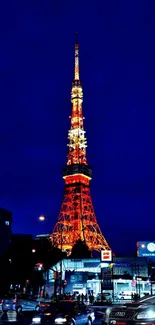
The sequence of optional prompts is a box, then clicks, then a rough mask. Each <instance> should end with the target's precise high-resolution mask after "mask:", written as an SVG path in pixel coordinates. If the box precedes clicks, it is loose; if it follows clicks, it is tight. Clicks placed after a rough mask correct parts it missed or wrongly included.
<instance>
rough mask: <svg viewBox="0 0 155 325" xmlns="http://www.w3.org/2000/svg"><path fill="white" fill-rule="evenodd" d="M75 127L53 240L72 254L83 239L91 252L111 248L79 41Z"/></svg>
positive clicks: (73, 94) (73, 92)
mask: <svg viewBox="0 0 155 325" xmlns="http://www.w3.org/2000/svg"><path fill="white" fill-rule="evenodd" d="M71 103H72V111H71V116H70V119H71V126H70V130H69V131H68V140H69V143H68V159H67V164H66V167H65V168H64V169H63V179H64V181H65V188H64V197H63V202H62V205H61V209H60V213H59V216H58V219H57V222H56V225H55V227H54V229H53V232H52V234H51V240H52V242H53V243H54V244H56V245H57V246H58V247H59V248H61V249H62V250H63V251H66V252H67V253H68V255H69V254H70V253H71V250H72V247H73V246H74V244H75V243H76V242H77V240H79V239H81V240H82V241H85V242H86V244H87V246H88V247H89V250H90V251H92V252H93V251H95V252H96V251H97V252H100V251H101V249H110V247H109V245H108V243H107V241H106V239H105V237H104V236H103V234H102V232H101V229H100V227H99V225H98V222H97V219H96V215H95V211H94V207H93V203H92V198H91V193H90V185H89V183H90V180H91V179H92V169H91V168H90V166H89V165H88V162H87V156H86V147H87V139H86V133H85V130H84V117H83V112H82V103H83V88H82V83H81V80H80V73H79V44H78V40H77V38H76V43H75V67H74V80H73V82H72V90H71Z"/></svg>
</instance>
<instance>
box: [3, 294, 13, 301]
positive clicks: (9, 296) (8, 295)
mask: <svg viewBox="0 0 155 325" xmlns="http://www.w3.org/2000/svg"><path fill="white" fill-rule="evenodd" d="M11 299H15V295H14V294H11V293H9V294H7V295H6V296H5V297H4V300H11Z"/></svg>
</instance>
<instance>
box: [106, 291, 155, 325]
mask: <svg viewBox="0 0 155 325" xmlns="http://www.w3.org/2000/svg"><path fill="white" fill-rule="evenodd" d="M130 324H131V325H141V324H143V325H145V324H149V325H150V324H155V296H147V297H144V298H142V299H139V300H138V301H137V302H133V303H126V304H124V305H121V306H119V305H118V306H115V307H109V308H107V309H106V312H105V316H104V318H103V320H102V325H130Z"/></svg>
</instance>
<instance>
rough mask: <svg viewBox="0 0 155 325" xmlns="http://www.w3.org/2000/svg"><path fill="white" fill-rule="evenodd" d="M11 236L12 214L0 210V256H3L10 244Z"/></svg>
mask: <svg viewBox="0 0 155 325" xmlns="http://www.w3.org/2000/svg"><path fill="white" fill-rule="evenodd" d="M11 235H12V213H11V212H10V211H8V210H6V209H3V208H0V256H1V255H3V254H4V253H5V252H6V251H7V249H8V247H9V245H10V243H11Z"/></svg>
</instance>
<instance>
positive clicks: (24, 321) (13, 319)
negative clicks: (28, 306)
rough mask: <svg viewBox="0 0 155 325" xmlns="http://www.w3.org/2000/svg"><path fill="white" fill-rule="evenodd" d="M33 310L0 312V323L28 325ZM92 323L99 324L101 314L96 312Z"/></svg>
mask: <svg viewBox="0 0 155 325" xmlns="http://www.w3.org/2000/svg"><path fill="white" fill-rule="evenodd" d="M33 314H34V312H28V311H26V312H23V314H22V315H20V316H17V314H16V312H15V311H10V312H7V313H2V312H0V324H5V325H7V324H9V323H13V324H14V325H30V324H31V320H32V317H33ZM93 325H101V314H96V319H95V321H94V323H93Z"/></svg>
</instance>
